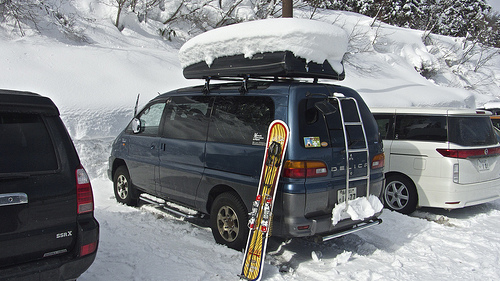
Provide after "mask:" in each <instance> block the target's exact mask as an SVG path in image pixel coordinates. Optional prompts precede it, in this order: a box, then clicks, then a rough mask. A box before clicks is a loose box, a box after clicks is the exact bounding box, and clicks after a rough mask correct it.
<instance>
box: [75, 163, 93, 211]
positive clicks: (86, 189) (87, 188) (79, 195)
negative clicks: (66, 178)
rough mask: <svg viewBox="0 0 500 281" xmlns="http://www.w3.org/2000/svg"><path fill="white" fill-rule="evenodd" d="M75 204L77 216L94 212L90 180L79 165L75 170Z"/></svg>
mask: <svg viewBox="0 0 500 281" xmlns="http://www.w3.org/2000/svg"><path fill="white" fill-rule="evenodd" d="M76 202H77V211H78V214H83V213H88V212H92V211H93V210H94V196H93V195H92V186H91V185H90V179H89V176H88V174H87V172H86V171H85V169H84V168H83V167H82V166H81V165H80V167H78V168H77V169H76Z"/></svg>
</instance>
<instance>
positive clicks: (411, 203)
mask: <svg viewBox="0 0 500 281" xmlns="http://www.w3.org/2000/svg"><path fill="white" fill-rule="evenodd" d="M417 203H418V195H417V189H416V188H415V184H414V183H413V182H412V181H411V180H410V179H408V178H406V177H403V176H400V175H393V176H389V177H387V179H386V184H385V188H384V205H385V207H386V208H388V209H390V210H393V211H396V212H399V213H402V214H406V215H407V214H410V213H412V212H413V211H415V209H416V208H417Z"/></svg>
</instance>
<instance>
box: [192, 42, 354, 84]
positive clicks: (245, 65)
mask: <svg viewBox="0 0 500 281" xmlns="http://www.w3.org/2000/svg"><path fill="white" fill-rule="evenodd" d="M183 74H184V77H185V78H186V79H205V80H207V83H206V85H208V82H209V80H211V79H213V80H230V79H231V78H233V79H234V78H240V79H241V78H243V79H244V80H246V79H248V78H259V79H273V78H274V79H277V78H278V77H289V78H313V79H315V81H317V79H318V78H321V79H334V80H343V79H344V78H345V72H344V71H342V73H338V72H337V71H335V70H334V69H333V67H332V66H331V65H330V63H329V62H328V61H327V60H325V61H324V62H323V63H321V64H320V63H316V62H312V61H309V62H308V61H306V59H304V58H301V57H297V56H295V55H294V54H293V53H292V52H291V51H282V52H266V53H260V54H255V55H253V56H252V57H251V58H245V57H244V55H242V54H241V55H234V56H227V57H219V58H216V59H214V61H213V63H212V64H211V65H210V66H209V65H207V63H206V62H205V61H202V62H198V63H195V64H192V65H189V66H187V67H185V68H184V71H183ZM207 89H209V88H208V87H207Z"/></svg>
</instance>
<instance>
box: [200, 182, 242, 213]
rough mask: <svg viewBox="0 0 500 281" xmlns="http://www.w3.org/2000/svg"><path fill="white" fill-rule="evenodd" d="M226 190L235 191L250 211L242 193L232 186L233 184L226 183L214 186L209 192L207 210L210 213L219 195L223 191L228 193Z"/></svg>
mask: <svg viewBox="0 0 500 281" xmlns="http://www.w3.org/2000/svg"><path fill="white" fill-rule="evenodd" d="M226 192H229V193H233V194H234V195H235V196H237V197H238V199H239V200H240V201H241V202H242V203H243V205H244V206H245V208H246V209H247V211H248V206H247V205H246V204H245V201H243V199H242V198H241V195H240V194H239V193H238V192H237V191H236V190H235V189H234V188H232V187H231V186H229V185H226V184H218V185H216V186H214V187H213V188H212V189H211V190H210V192H209V193H208V199H207V205H206V210H207V212H208V213H209V214H210V212H211V210H212V204H213V202H214V200H215V198H217V196H219V195H221V194H223V193H226Z"/></svg>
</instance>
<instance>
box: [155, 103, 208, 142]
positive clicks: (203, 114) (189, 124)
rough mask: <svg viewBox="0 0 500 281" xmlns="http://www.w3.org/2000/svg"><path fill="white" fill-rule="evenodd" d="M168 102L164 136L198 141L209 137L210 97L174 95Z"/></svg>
mask: <svg viewBox="0 0 500 281" xmlns="http://www.w3.org/2000/svg"><path fill="white" fill-rule="evenodd" d="M167 104H168V105H167V109H166V111H165V122H164V125H163V134H162V136H163V137H165V138H172V139H185V140H198V141H205V140H206V139H207V128H208V116H209V115H210V107H209V105H210V97H190V96H184V97H172V99H170V100H169V101H167Z"/></svg>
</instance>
